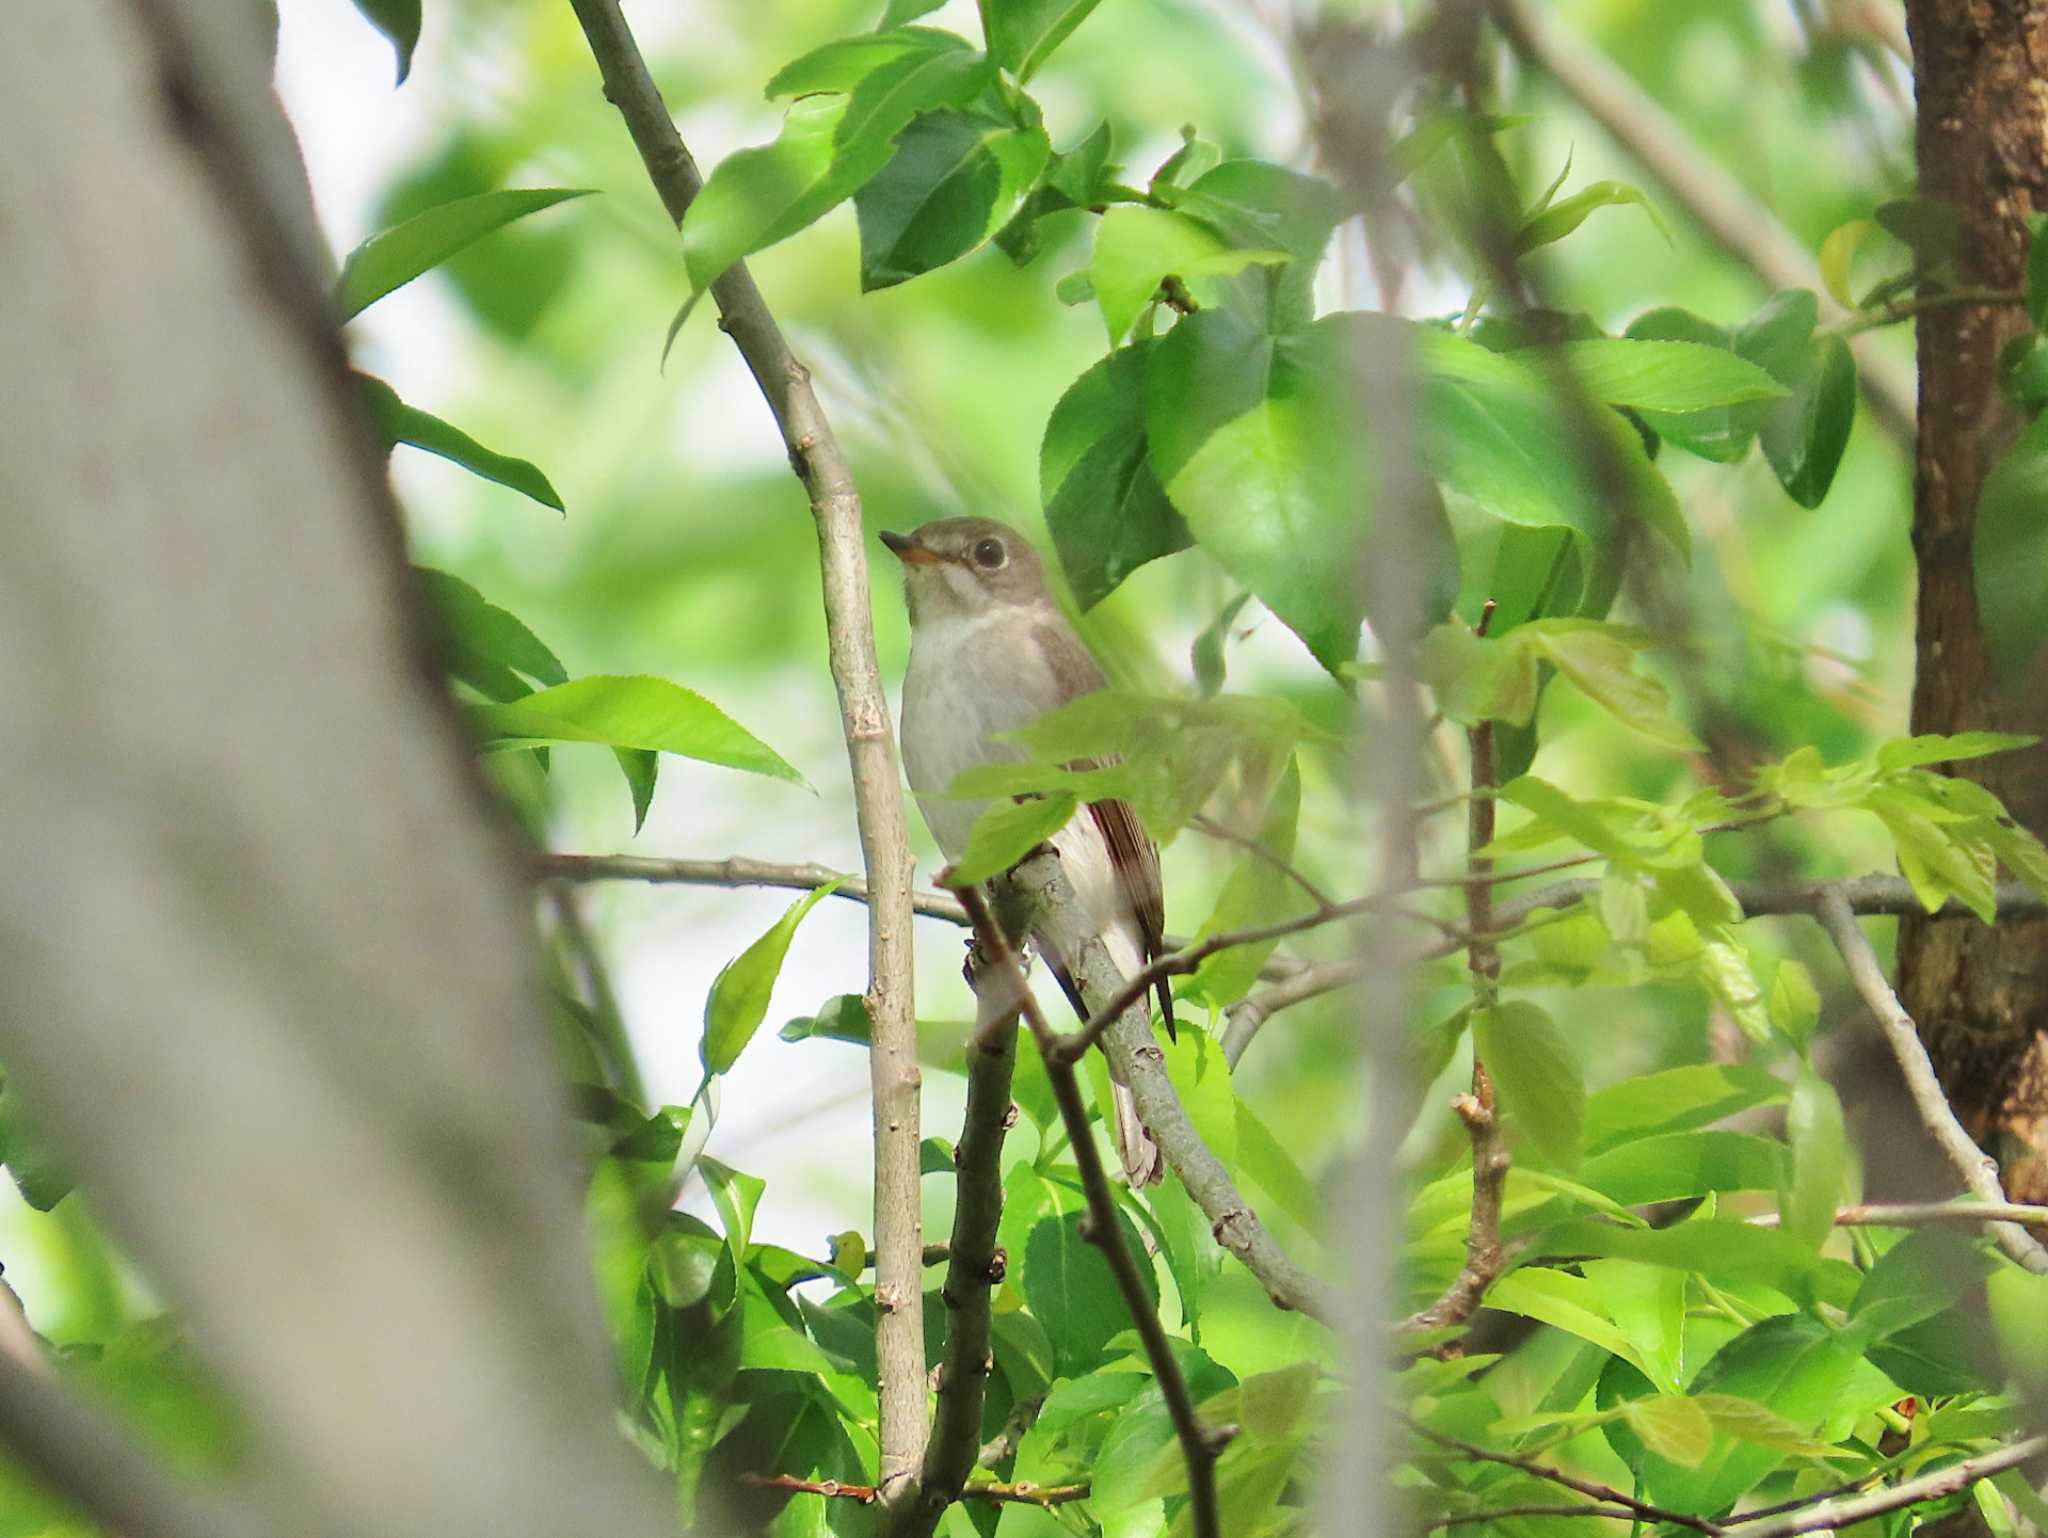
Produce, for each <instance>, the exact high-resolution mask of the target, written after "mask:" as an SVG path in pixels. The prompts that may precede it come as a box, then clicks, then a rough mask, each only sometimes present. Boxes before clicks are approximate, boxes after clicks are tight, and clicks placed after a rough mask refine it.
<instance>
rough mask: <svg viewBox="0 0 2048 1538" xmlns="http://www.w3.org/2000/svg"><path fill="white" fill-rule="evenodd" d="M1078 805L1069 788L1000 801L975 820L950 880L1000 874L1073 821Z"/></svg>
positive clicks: (961, 881)
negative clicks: (965, 847)
mask: <svg viewBox="0 0 2048 1538" xmlns="http://www.w3.org/2000/svg"><path fill="white" fill-rule="evenodd" d="M1076 805H1078V803H1077V802H1076V801H1075V799H1074V797H1073V796H1072V794H1070V793H1068V792H1065V791H1054V792H1053V793H1052V794H1050V795H1046V796H1032V797H1029V798H1027V799H1025V800H1021V801H1010V802H1000V801H999V802H996V803H995V804H994V805H992V806H990V807H989V809H988V810H987V811H985V812H983V813H982V814H981V815H980V816H979V817H977V818H976V819H975V820H974V829H973V831H972V832H971V833H969V834H968V836H967V849H966V852H965V853H963V854H962V855H961V856H960V858H959V859H958V860H956V861H954V862H953V866H952V870H951V872H950V875H949V879H950V880H952V881H954V882H956V883H959V884H961V885H966V884H968V883H971V882H977V881H986V880H988V879H989V878H990V877H991V876H1000V875H1001V874H1002V873H1003V872H1004V871H1006V870H1008V869H1009V868H1010V867H1011V866H1013V865H1015V864H1016V863H1017V862H1018V861H1019V860H1021V859H1023V858H1024V856H1026V855H1027V854H1029V853H1030V852H1031V851H1032V850H1034V849H1036V848H1037V847H1038V846H1039V845H1040V844H1042V843H1044V842H1045V841H1046V840H1047V839H1049V838H1051V837H1052V836H1053V835H1054V834H1055V833H1057V832H1059V830H1060V829H1062V828H1064V827H1065V826H1066V825H1067V824H1068V823H1070V822H1072V821H1073V820H1074V808H1075V807H1076Z"/></svg>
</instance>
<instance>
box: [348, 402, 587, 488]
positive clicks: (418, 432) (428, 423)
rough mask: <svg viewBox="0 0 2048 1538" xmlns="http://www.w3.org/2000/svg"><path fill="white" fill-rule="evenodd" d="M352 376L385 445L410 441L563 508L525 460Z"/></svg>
mask: <svg viewBox="0 0 2048 1538" xmlns="http://www.w3.org/2000/svg"><path fill="white" fill-rule="evenodd" d="M355 377H356V383H357V385H358V386H359V387H360V388H361V389H362V392H363V400H364V403H365V405H366V406H367V407H368V408H369V412H370V421H371V425H372V426H373V427H375V429H376V431H377V435H378V437H379V438H380V439H382V440H383V442H384V444H385V445H386V446H387V448H388V447H389V446H390V445H392V444H397V443H409V444H411V445H412V446H413V447H414V448H416V449H425V450H426V451H427V452H428V453H429V454H438V455H440V456H441V458H443V459H446V460H451V461H453V462H454V463H455V464H458V465H460V466H462V468H463V469H465V470H467V471H469V472H470V473H471V474H472V475H479V476H482V477H483V478H484V479H485V480H487V481H495V482H497V483H498V484H499V485H500V486H509V487H511V488H512V489H513V490H514V491H516V492H519V493H521V494H522V495H525V496H528V497H531V498H533V500H534V501H536V502H538V503H540V504H541V505H542V506H543V507H552V508H553V509H554V510H555V511H556V512H558V513H559V512H562V511H564V510H565V509H564V508H563V506H562V499H561V497H560V496H559V495H558V494H557V493H556V491H555V488H554V487H553V486H551V485H549V484H548V478H547V477H546V476H545V475H543V474H541V472H540V471H539V470H538V469H537V468H535V467H534V466H533V465H532V464H530V463H528V462H527V461H526V460H523V459H515V458H513V457H512V456H510V455H508V454H499V453H496V452H495V451H493V450H491V449H487V448H485V447H484V446H483V445H482V444H481V443H478V442H477V441H476V439H474V438H472V437H470V436H469V434H467V433H465V432H464V431H463V430H462V429H461V428H459V427H455V426H453V425H451V424H450V423H447V422H444V421H442V420H441V419H440V418H439V417H437V416H434V415H432V414H430V413H428V412H425V411H422V410H420V409H419V408H418V407H417V406H408V405H407V404H406V403H405V402H404V401H402V400H400V399H399V398H398V392H397V391H396V390H393V389H392V388H391V386H389V385H388V384H386V383H385V382H384V381H383V380H381V379H378V378H376V377H375V376H373V375H370V374H357V375H356V376H355Z"/></svg>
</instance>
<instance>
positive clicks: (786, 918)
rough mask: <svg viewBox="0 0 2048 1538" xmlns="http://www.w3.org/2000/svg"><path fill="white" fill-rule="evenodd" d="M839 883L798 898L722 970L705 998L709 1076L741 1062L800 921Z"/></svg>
mask: <svg viewBox="0 0 2048 1538" xmlns="http://www.w3.org/2000/svg"><path fill="white" fill-rule="evenodd" d="M839 886H840V883H839V882H837V881H835V882H833V883H831V884H830V885H829V886H821V887H819V888H818V889H817V890H816V891H815V892H808V893H806V894H805V895H804V896H802V897H799V898H798V899H797V900H796V901H795V902H793V903H791V904H790V905H789V909H788V911H787V912H785V913H784V914H783V915H782V917H781V918H779V919H777V920H776V921H775V923H774V924H773V925H772V926H771V927H770V928H769V930H768V932H767V933H766V934H764V935H762V936H761V938H760V939H758V940H756V941H755V942H754V943H753V944H752V945H750V946H748V947H747V948H746V949H745V950H743V951H741V952H740V953H739V955H737V956H735V957H734V958H733V959H732V960H731V961H728V962H727V963H726V964H725V966H724V967H723V968H721V969H720V971H719V974H718V977H717V978H716V980H714V981H713V983H712V984H711V993H710V996H709V997H707V998H706V999H705V1000H704V1039H703V1041H702V1043H701V1044H700V1046H699V1055H700V1056H701V1057H702V1059H703V1062H704V1071H705V1072H706V1073H707V1074H713V1073H725V1072H727V1071H728V1070H729V1069H731V1067H732V1065H733V1064H734V1063H736V1062H738V1061H739V1055H740V1053H741V1052H742V1051H744V1050H745V1049H746V1045H747V1043H748V1042H749V1041H752V1040H753V1038H754V1032H755V1031H757V1030H759V1029H760V1027H761V1022H762V1021H763V1020H764V1019H766V1018H767V1016H768V996H769V994H770V993H772V992H773V991H774V989H775V979H776V978H777V977H778V976H780V975H781V972H782V959H783V957H785V956H787V955H788V954H789V942H790V941H791V940H792V939H793V938H794V937H795V935H796V927H797V925H799V924H801V923H802V922H803V921H804V915H805V914H807V913H809V912H810V911H811V909H813V908H815V907H817V906H818V904H819V903H820V902H822V901H824V900H825V899H826V898H827V897H829V896H831V895H832V894H833V893H834V892H836V891H837V890H839Z"/></svg>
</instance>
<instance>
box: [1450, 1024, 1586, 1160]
mask: <svg viewBox="0 0 2048 1538" xmlns="http://www.w3.org/2000/svg"><path fill="white" fill-rule="evenodd" d="M1472 1051H1473V1054H1474V1055H1475V1056H1476V1057H1478V1058H1479V1060H1480V1061H1481V1062H1483V1063H1485V1064H1486V1071H1487V1072H1488V1073H1489V1074H1491V1075H1492V1076H1493V1083H1494V1088H1495V1090H1496V1091H1497V1092H1498V1094H1499V1097H1500V1104H1501V1108H1502V1109H1503V1110H1504V1111H1506V1112H1507V1113H1508V1114H1509V1115H1511V1116H1512V1117H1513V1118H1514V1120H1515V1122H1516V1124H1518V1125H1519V1126H1520V1127H1521V1129H1522V1132H1523V1135H1524V1136H1526V1137H1527V1138H1528V1139H1529V1141H1530V1142H1531V1143H1533V1144H1535V1146H1536V1148H1537V1150H1538V1151H1539V1152H1541V1153H1542V1154H1543V1156H1544V1157H1545V1158H1546V1159H1548V1160H1549V1161H1550V1162H1551V1163H1553V1164H1556V1165H1558V1166H1560V1167H1561V1168H1564V1169H1568V1170H1569V1169H1576V1168H1577V1167H1578V1163H1579V1156H1580V1154H1581V1152H1582V1150H1583V1149H1584V1146H1585V1130H1586V1075H1585V1070H1584V1069H1583V1068H1582V1067H1581V1066H1580V1064H1579V1056H1578V1053H1577V1052H1576V1051H1575V1050H1574V1049H1573V1047H1572V1045H1571V1043H1570V1041H1569V1040H1567V1039H1566V1037H1565V1035H1564V1033H1563V1032H1562V1031H1560V1030H1559V1029H1558V1028H1557V1023H1556V1022H1555V1021H1553V1020H1552V1019H1551V1018H1550V1016H1549V1015H1548V1014H1547V1013H1545V1012H1544V1010H1543V1009H1542V1008H1541V1007H1539V1006H1538V1005H1535V1004H1531V1003H1529V1002H1527V1001H1526V1000H1521V999H1511V1000H1508V1001H1506V1002H1504V1003H1502V1004H1499V1005H1496V1006H1495V1007H1494V1008H1492V1009H1477V1010H1474V1011H1473V1012H1472Z"/></svg>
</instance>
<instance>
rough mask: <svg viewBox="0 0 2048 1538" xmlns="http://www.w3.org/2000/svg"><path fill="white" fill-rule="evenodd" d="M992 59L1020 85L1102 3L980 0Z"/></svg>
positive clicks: (984, 30)
mask: <svg viewBox="0 0 2048 1538" xmlns="http://www.w3.org/2000/svg"><path fill="white" fill-rule="evenodd" d="M977 3H978V5H979V7H980V10H981V30H982V35H983V36H984V37H985V38H986V39H987V40H988V51H989V56H990V57H991V58H993V59H994V60H995V61H996V63H998V64H1000V65H1001V66H1002V67H1003V68H1004V69H1005V70H1007V71H1009V73H1010V74H1011V76H1012V77H1014V78H1015V80H1016V81H1017V83H1018V84H1019V85H1022V84H1023V83H1024V82H1025V81H1027V80H1029V79H1030V78H1031V77H1032V76H1033V75H1034V74H1036V73H1037V72H1038V67H1039V66H1040V65H1041V64H1043V63H1044V62H1045V61H1046V59H1047V58H1048V57H1049V56H1050V55H1051V54H1052V51H1053V50H1054V49H1055V48H1057V47H1059V45H1060V44H1061V43H1064V42H1065V41H1066V40H1067V38H1068V36H1069V35H1070V34H1071V33H1072V32H1073V30H1074V29H1075V28H1076V27H1078V26H1080V25H1081V23H1082V22H1084V21H1086V20H1087V19H1088V13H1089V12H1090V11H1092V10H1094V9H1095V7H1096V5H1097V3H1098V0H977Z"/></svg>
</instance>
